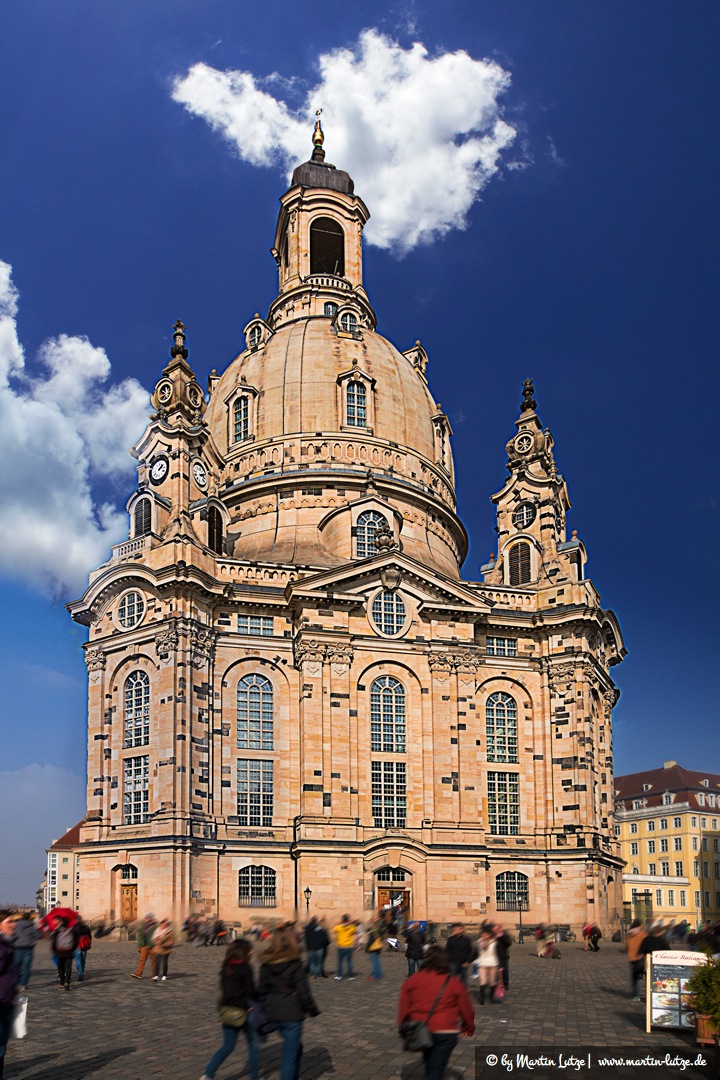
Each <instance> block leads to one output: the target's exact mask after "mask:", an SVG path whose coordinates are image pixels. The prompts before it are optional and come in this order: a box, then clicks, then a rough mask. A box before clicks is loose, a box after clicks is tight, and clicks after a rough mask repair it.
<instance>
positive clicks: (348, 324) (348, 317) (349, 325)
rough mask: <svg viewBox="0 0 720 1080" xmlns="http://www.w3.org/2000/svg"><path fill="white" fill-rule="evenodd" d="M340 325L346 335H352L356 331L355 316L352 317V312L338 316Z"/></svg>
mask: <svg viewBox="0 0 720 1080" xmlns="http://www.w3.org/2000/svg"><path fill="white" fill-rule="evenodd" d="M340 325H341V326H342V328H343V330H344V331H345V333H346V334H354V333H355V331H356V330H357V325H358V321H357V315H354V314H353V313H352V311H346V312H345V313H344V314H343V315H341V316H340Z"/></svg>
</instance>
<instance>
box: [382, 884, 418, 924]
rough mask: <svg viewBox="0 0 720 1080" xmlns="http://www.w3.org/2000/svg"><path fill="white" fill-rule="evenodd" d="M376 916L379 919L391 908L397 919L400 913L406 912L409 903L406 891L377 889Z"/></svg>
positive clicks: (408, 895) (408, 894)
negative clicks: (378, 916)
mask: <svg viewBox="0 0 720 1080" xmlns="http://www.w3.org/2000/svg"><path fill="white" fill-rule="evenodd" d="M377 902H378V915H380V916H381V917H382V916H383V915H384V914H385V912H386V911H387V910H388V908H392V911H393V914H394V915H395V917H397V916H398V915H399V914H400V912H402V911H407V910H408V907H409V903H410V893H409V892H408V890H407V889H393V888H387V889H378V891H377Z"/></svg>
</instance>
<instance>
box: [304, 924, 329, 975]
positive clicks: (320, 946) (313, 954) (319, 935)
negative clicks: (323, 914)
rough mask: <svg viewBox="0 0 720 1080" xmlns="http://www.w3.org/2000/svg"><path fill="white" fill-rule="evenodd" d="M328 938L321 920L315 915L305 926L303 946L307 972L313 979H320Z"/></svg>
mask: <svg viewBox="0 0 720 1080" xmlns="http://www.w3.org/2000/svg"><path fill="white" fill-rule="evenodd" d="M329 944H330V938H329V937H328V932H327V930H326V929H325V927H324V926H323V923H322V920H320V919H318V918H317V917H316V916H315V915H314V916H313V917H312V919H311V920H310V922H309V923H308V924H307V926H306V927H305V948H306V950H307V960H308V973H309V974H310V975H311V976H312V978H313V979H321V978H322V975H323V960H324V958H325V953H326V952H327V948H328V945H329Z"/></svg>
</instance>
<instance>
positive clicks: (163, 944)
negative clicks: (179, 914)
mask: <svg viewBox="0 0 720 1080" xmlns="http://www.w3.org/2000/svg"><path fill="white" fill-rule="evenodd" d="M174 947H175V934H174V932H173V924H172V923H171V922H170V920H169V919H161V921H160V922H159V923H158V925H157V928H156V930H155V933H154V934H153V938H152V946H151V949H150V957H151V960H152V965H153V981H154V982H167V973H168V959H169V957H170V953H171V952H172V951H173V948H174Z"/></svg>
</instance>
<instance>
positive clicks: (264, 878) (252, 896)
mask: <svg viewBox="0 0 720 1080" xmlns="http://www.w3.org/2000/svg"><path fill="white" fill-rule="evenodd" d="M276 906H277V895H276V874H275V871H274V870H273V869H272V868H271V867H270V866H246V867H244V868H243V869H242V870H240V871H238V907H276Z"/></svg>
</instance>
